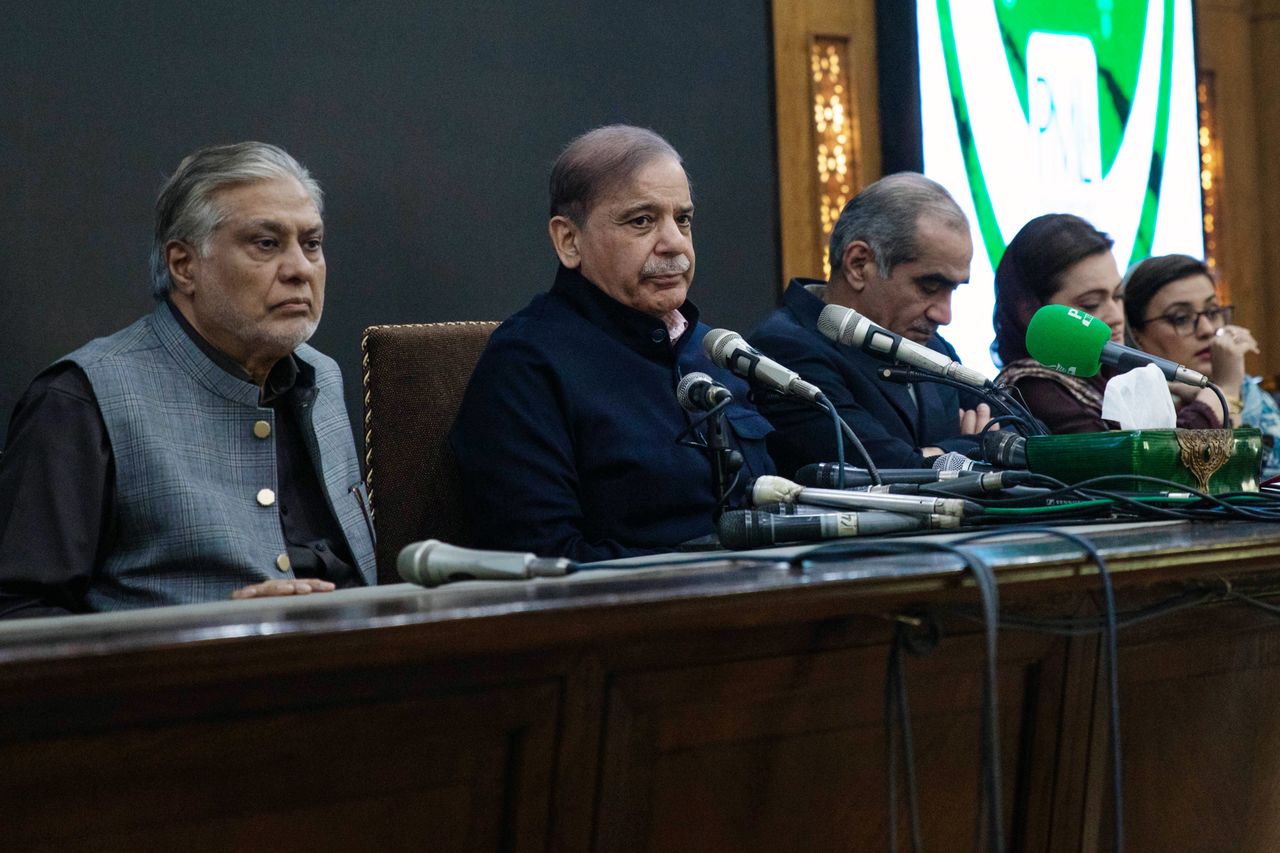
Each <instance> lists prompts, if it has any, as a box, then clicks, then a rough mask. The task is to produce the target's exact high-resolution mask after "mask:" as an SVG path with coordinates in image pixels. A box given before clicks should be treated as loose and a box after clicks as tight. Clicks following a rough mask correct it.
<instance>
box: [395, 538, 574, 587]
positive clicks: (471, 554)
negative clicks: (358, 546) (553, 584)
mask: <svg viewBox="0 0 1280 853" xmlns="http://www.w3.org/2000/svg"><path fill="white" fill-rule="evenodd" d="M576 568H577V566H576V565H575V564H574V563H572V562H570V561H569V560H567V559H565V558H564V557H557V558H550V557H538V556H536V555H534V554H521V553H519V552H516V551H477V550H475V549H473V548H459V547H458V546H456V545H449V544H446V543H444V542H441V541H440V540H439V539H427V540H426V541H424V542H410V543H409V544H408V545H406V546H404V547H403V548H401V549H400V554H399V556H397V557H396V570H397V571H399V572H400V577H402V578H404V579H405V580H407V581H408V582H409V583H416V584H418V585H419V586H439V585H440V584H442V583H449V582H450V581H470V580H508V581H509V580H527V579H529V578H551V577H560V576H562V575H567V574H569V573H570V572H572V571H574V570H575V569H576Z"/></svg>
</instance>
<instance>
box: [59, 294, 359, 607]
mask: <svg viewBox="0 0 1280 853" xmlns="http://www.w3.org/2000/svg"><path fill="white" fill-rule="evenodd" d="M294 355H295V356H296V357H297V358H298V361H299V363H300V364H299V366H300V368H301V369H302V370H303V371H304V372H307V371H314V376H315V389H316V393H315V396H314V398H313V399H312V400H311V402H310V404H309V405H306V406H305V407H303V408H301V409H300V410H299V412H298V414H299V422H300V424H301V426H302V430H303V434H304V436H305V440H306V443H307V449H308V450H309V451H310V454H311V458H312V461H313V462H315V463H316V470H317V473H318V474H319V480H320V482H321V483H322V484H323V487H324V490H325V497H326V498H327V500H328V503H329V506H330V508H331V509H332V510H333V513H334V516H335V517H336V518H337V520H338V524H339V526H340V527H341V528H342V532H343V534H344V535H345V536H346V539H347V544H348V545H349V546H350V548H351V554H352V557H353V558H354V559H355V561H356V564H357V567H358V569H359V572H360V575H361V577H362V578H363V580H364V582H365V584H373V583H374V582H375V574H374V556H373V542H372V541H371V539H370V535H369V531H368V527H367V525H366V523H365V519H364V514H363V512H362V510H361V507H360V503H359V501H358V500H357V497H356V495H355V494H353V492H352V489H353V488H355V487H358V486H359V483H360V464H359V461H358V460H357V457H356V449H355V442H354V440H353V439H352V436H351V424H350V421H349V420H348V419H347V409H346V405H345V404H344V402H343V398H342V374H341V373H340V372H339V370H338V365H337V363H336V362H334V361H333V359H331V358H329V357H328V356H325V355H322V354H320V353H319V352H317V351H316V350H315V349H313V348H311V347H309V346H307V345H305V344H304V345H302V346H300V347H299V348H298V349H297V351H296V352H295V353H294ZM64 361H71V362H74V363H75V364H77V365H79V366H80V368H81V369H82V370H83V371H84V372H85V375H86V376H88V378H89V382H90V384H91V385H92V386H93V392H94V394H95V395H96V396H97V399H98V408H99V409H100V410H101V412H102V418H103V420H104V421H105V422H106V426H107V435H108V437H109V438H110V441H111V452H112V455H113V458H114V461H115V476H116V485H115V488H116V491H115V507H116V529H117V533H118V538H117V542H116V547H115V549H114V550H113V551H112V552H111V553H110V554H109V555H108V556H107V558H106V563H105V565H104V566H103V568H102V570H101V571H100V572H99V573H97V574H96V575H95V576H94V579H93V582H92V584H91V586H90V589H89V591H88V594H87V595H86V596H85V602H86V604H87V605H88V607H89V609H90V610H94V611H101V610H120V609H125V608H132V607H149V606H156V605H164V604H190V603H194V602H199V601H216V600H221V599H225V598H227V597H228V596H230V595H231V593H232V591H234V590H236V589H239V588H240V587H242V586H245V585H247V584H252V583H258V582H260V581H265V580H271V579H273V578H286V577H293V573H292V571H291V570H288V569H285V570H282V569H281V568H280V566H281V565H285V566H287V565H288V562H287V560H281V559H280V557H281V555H284V554H286V547H285V541H284V534H283V533H282V532H281V528H280V517H279V504H278V503H277V502H276V501H275V500H274V498H273V495H274V494H275V493H276V492H278V491H279V489H278V485H277V483H276V450H275V433H276V430H275V420H274V412H272V410H271V409H269V408H262V407H259V405H258V389H257V388H256V387H255V386H254V385H252V384H251V383H248V382H244V381H242V380H240V379H237V378H235V377H234V376H231V375H230V374H228V373H227V372H226V371H225V370H223V369H222V368H220V367H218V365H216V364H214V363H213V362H212V361H210V360H209V358H208V357H207V356H206V355H205V354H204V353H203V352H201V350H200V348H199V347H198V346H197V345H196V344H195V342H194V341H192V340H191V338H190V337H189V336H188V335H187V334H186V332H185V331H183V329H182V327H181V326H180V325H179V324H178V321H177V320H176V319H174V317H173V315H172V313H171V311H170V309H169V307H168V305H167V304H165V303H160V304H159V305H157V306H156V310H155V311H154V312H153V313H152V314H151V315H150V316H148V317H143V318H142V319H140V320H138V321H137V322H136V323H134V324H133V325H131V326H129V327H128V328H126V329H123V330H121V331H119V332H117V333H116V334H114V335H111V336H110V337H107V338H98V339H97V340H94V341H90V342H89V343H88V344H86V345H85V346H83V347H81V348H80V349H78V350H76V351H75V352H73V353H71V354H70V355H68V356H67V357H66V358H65V359H64ZM258 421H266V422H267V423H268V424H270V425H271V431H270V434H269V435H268V436H267V437H266V438H259V437H257V435H256V434H255V432H254V425H255V424H256V423H257V422H258ZM260 431H261V430H260ZM264 489H269V490H270V491H271V494H270V495H269V494H267V493H265V492H263V490H264ZM264 504H265V505H264Z"/></svg>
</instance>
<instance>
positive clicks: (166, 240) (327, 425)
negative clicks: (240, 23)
mask: <svg viewBox="0 0 1280 853" xmlns="http://www.w3.org/2000/svg"><path fill="white" fill-rule="evenodd" d="M321 210H322V197H321V193H320V188H319V186H318V185H317V184H316V182H315V181H314V180H313V179H312V178H311V176H310V175H309V174H308V173H307V171H306V170H305V169H304V168H303V167H302V166H301V165H299V164H298V162H297V161H295V160H294V159H293V158H292V157H290V156H289V155H288V154H287V153H285V152H284V151H282V150H280V149H279V148H276V147H274V146H271V145H265V144H262V143H257V142H246V143H240V144H237V145H224V146H213V147H208V148H203V149H201V150H199V151H197V152H195V153H194V154H192V155H191V156H189V157H187V158H186V159H185V160H184V161H183V162H182V164H181V165H180V166H179V167H178V170H177V172H176V173H175V174H174V175H173V177H171V178H170V179H169V181H168V182H167V183H166V184H165V186H164V188H163V189H162V191H161V193H160V197H159V200H158V201H157V203H156V229H155V242H154V246H153V251H152V258H151V267H152V290H153V294H154V296H155V298H156V307H155V310H154V311H153V312H152V313H151V314H150V315H149V316H146V317H143V318H142V319H140V320H138V321H137V322H136V323H134V324H133V325H131V326H129V327H128V328H126V329H124V330H122V331H120V332H117V333H116V334H114V335H111V336H110V337H106V338H100V339H97V340H94V341H91V342H90V343H88V344H86V345H85V346H84V347H82V348H80V349H78V350H76V351H75V352H73V353H71V354H70V355H68V356H66V357H65V358H63V359H60V360H59V361H57V362H55V363H54V365H53V366H51V367H50V368H49V369H48V370H46V371H45V372H44V373H42V374H41V375H40V376H39V377H37V378H36V379H35V381H34V382H33V383H32V384H31V387H30V388H29V389H28V390H27V393H26V394H25V395H24V396H23V398H22V400H20V401H19V403H18V406H17V408H16V409H15V411H14V415H13V418H12V420H11V422H10V428H9V432H8V443H7V446H6V448H5V452H4V455H3V457H0V616H7V617H18V616H44V615H53V614H58V613H75V612H91V611H104V610H118V609H125V608H133V607H146V606H155V605H166V604H184V603H193V602H199V601H210V600H216V599H225V598H248V597H254V596H265V595H293V594H302V593H309V592H323V591H329V590H332V589H334V588H336V587H340V586H358V585H365V584H371V583H373V582H374V563H373V542H372V536H373V531H372V527H371V526H370V525H369V521H368V516H367V513H366V511H365V504H364V500H363V493H362V491H361V486H360V468H359V463H358V461H357V458H356V452H355V443H354V441H353V440H352V436H351V427H350V422H349V421H348V418H347V412H346V407H345V405H344V403H343V397H342V377H341V374H340V372H339V370H338V367H337V365H336V364H335V363H334V361H333V360H332V359H330V358H327V357H326V356H324V355H321V354H320V353H319V352H317V351H316V350H314V349H312V348H311V347H309V346H307V345H306V344H305V343H304V342H305V341H306V340H307V339H308V338H310V337H311V335H312V333H313V332H314V331H315V329H316V325H317V324H318V323H319V321H320V315H321V311H322V309H323V307H324V287H325V260H324V251H323V247H322V244H323V240H324V223H323V221H322V219H321Z"/></svg>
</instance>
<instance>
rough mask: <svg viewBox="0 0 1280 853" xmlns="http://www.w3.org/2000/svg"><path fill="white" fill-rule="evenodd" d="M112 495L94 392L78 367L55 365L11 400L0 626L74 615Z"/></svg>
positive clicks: (1, 530) (4, 463)
mask: <svg viewBox="0 0 1280 853" xmlns="http://www.w3.org/2000/svg"><path fill="white" fill-rule="evenodd" d="M113 491H114V466H113V461H112V456H111V443H110V440H109V439H108V437H107V430H106V425H105V424H104V423H103V420H102V414H101V412H100V411H99V410H98V404H97V400H96V399H95V397H94V395H93V388H92V386H90V384H89V380H88V379H87V378H86V377H85V375H84V373H83V371H81V370H80V368H79V367H77V366H75V365H73V364H61V365H58V366H57V367H54V368H53V369H51V370H49V371H47V372H46V373H44V374H42V375H41V376H39V377H37V378H36V380H35V381H34V382H32V383H31V387H30V388H28V389H27V392H26V394H24V395H23V397H22V399H21V400H20V401H19V402H18V405H17V407H16V408H15V409H14V413H13V417H12V419H11V420H10V422H9V432H8V438H7V441H6V444H5V450H4V455H3V456H0V618H20V617H31V616H53V615H59V614H65V613H69V612H76V611H79V610H82V609H83V605H82V601H83V597H84V591H85V589H86V588H87V587H88V584H89V581H90V579H91V578H92V576H93V572H94V567H95V565H96V564H97V561H98V559H99V556H100V554H101V553H102V552H103V548H104V545H105V542H106V538H107V531H108V530H109V527H110V518H111V512H112V494H113Z"/></svg>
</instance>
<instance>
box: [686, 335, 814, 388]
mask: <svg viewBox="0 0 1280 853" xmlns="http://www.w3.org/2000/svg"><path fill="white" fill-rule="evenodd" d="M702 351H703V352H705V353H706V354H707V358H709V359H711V362H712V363H713V364H715V365H716V366H717V367H723V368H725V369H726V370H730V371H732V372H733V373H736V374H737V375H738V376H741V377H742V378H743V379H746V380H748V381H751V382H754V383H756V384H758V385H762V386H764V387H765V388H768V389H770V390H772V391H777V392H778V393H779V394H786V395H789V396H795V397H803V398H805V399H806V400H812V401H817V400H818V399H819V398H820V397H822V390H821V389H820V388H818V386H816V385H811V384H809V383H808V382H805V381H804V380H803V379H801V378H800V374H799V373H796V372H795V371H794V370H790V369H788V368H786V367H783V366H782V365H781V364H778V362H776V361H774V360H773V359H771V358H769V357H768V356H767V355H765V354H764V353H762V352H760V351H759V350H757V349H756V348H755V347H753V346H751V345H750V344H748V343H747V342H746V341H745V340H743V338H742V335H740V334H738V333H737V332H731V331H729V330H728V329H712V330H711V331H709V332H707V335H706V337H704V338H703V339H702Z"/></svg>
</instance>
